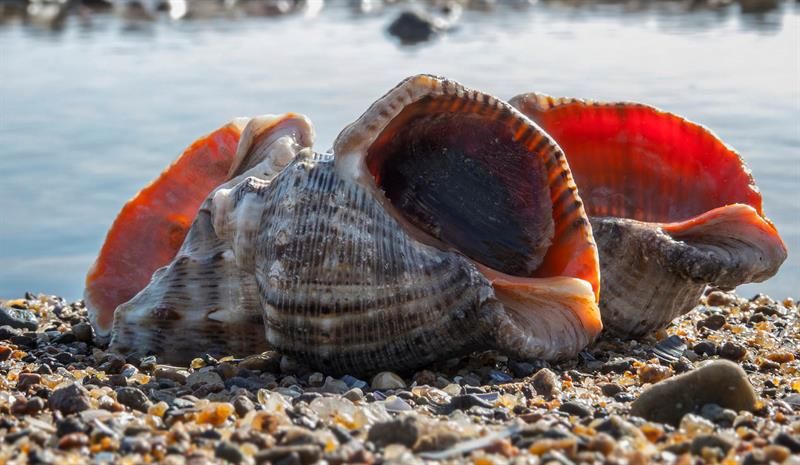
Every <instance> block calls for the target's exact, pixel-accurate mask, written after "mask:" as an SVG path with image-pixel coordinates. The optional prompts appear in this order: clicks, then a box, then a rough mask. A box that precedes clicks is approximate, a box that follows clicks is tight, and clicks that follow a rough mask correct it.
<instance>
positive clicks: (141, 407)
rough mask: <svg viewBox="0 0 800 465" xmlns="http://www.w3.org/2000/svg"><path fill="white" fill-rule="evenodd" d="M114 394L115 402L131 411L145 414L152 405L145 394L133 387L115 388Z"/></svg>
mask: <svg viewBox="0 0 800 465" xmlns="http://www.w3.org/2000/svg"><path fill="white" fill-rule="evenodd" d="M120 376H121V375H120ZM123 379H124V377H123ZM115 392H116V393H117V402H119V403H120V404H122V405H125V406H128V407H130V408H131V409H133V410H138V411H140V412H147V409H148V408H150V406H151V405H152V403H151V402H150V399H148V398H147V396H146V395H145V393H144V392H142V391H140V390H139V389H137V388H135V387H121V388H117V390H116V391H115Z"/></svg>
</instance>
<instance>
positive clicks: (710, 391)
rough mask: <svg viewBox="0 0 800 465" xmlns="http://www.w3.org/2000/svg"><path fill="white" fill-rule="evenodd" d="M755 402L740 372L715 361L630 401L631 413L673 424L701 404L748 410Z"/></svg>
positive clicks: (751, 389) (655, 385) (662, 383)
mask: <svg viewBox="0 0 800 465" xmlns="http://www.w3.org/2000/svg"><path fill="white" fill-rule="evenodd" d="M757 401H758V398H757V397H756V394H755V391H753V387H752V386H751V385H750V381H749V380H748V379H747V374H746V373H745V372H744V370H742V368H741V367H739V366H738V365H736V364H734V363H731V362H729V361H725V360H717V361H713V362H709V363H707V364H705V365H703V366H702V367H700V368H697V369H695V370H693V371H690V372H688V373H684V374H681V375H678V376H674V377H672V378H670V379H667V380H664V381H662V382H660V383H658V384H654V385H652V386H650V387H649V388H648V389H647V390H645V391H644V392H643V393H642V394H641V395H640V396H639V398H638V399H636V401H634V403H633V404H632V406H631V414H632V415H636V416H640V417H642V418H645V419H647V420H651V421H658V422H661V423H668V424H672V425H677V424H678V423H679V422H680V420H681V418H682V417H683V415H684V414H686V413H689V412H692V411H694V410H695V409H696V408H699V407H701V406H702V405H705V404H709V403H715V404H717V405H719V406H721V407H723V408H730V409H733V410H737V411H738V410H749V411H752V410H755V408H756V403H757Z"/></svg>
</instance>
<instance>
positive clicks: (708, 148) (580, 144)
mask: <svg viewBox="0 0 800 465" xmlns="http://www.w3.org/2000/svg"><path fill="white" fill-rule="evenodd" d="M511 104H512V105H514V106H516V107H517V108H519V109H520V111H522V112H523V113H525V114H526V115H528V116H529V117H530V118H531V119H533V120H534V121H536V122H537V124H539V125H540V126H542V127H543V128H544V129H545V130H546V131H547V132H549V133H550V134H551V135H552V136H553V137H554V138H555V139H556V141H558V143H559V145H561V147H562V148H563V149H564V151H565V153H566V155H567V157H568V158H569V160H570V164H571V166H572V168H573V173H574V174H575V178H576V181H577V183H578V185H579V186H580V188H581V194H582V197H583V198H584V200H585V201H586V207H587V211H588V213H589V216H590V219H591V222H592V227H593V231H594V237H595V240H596V241H597V246H598V249H599V251H600V265H601V273H602V277H603V279H602V290H601V295H602V299H601V301H600V309H601V312H602V314H603V321H604V323H605V328H606V329H607V330H608V331H610V332H613V333H615V334H616V335H620V336H627V337H635V336H640V335H643V334H646V333H648V332H651V331H654V330H657V329H661V328H663V327H665V326H666V325H667V324H669V322H670V321H672V320H673V319H674V318H676V317H677V316H679V315H681V314H684V313H686V312H688V311H689V310H691V309H692V308H693V307H694V306H695V305H696V304H697V301H698V297H699V296H700V295H701V294H702V292H703V289H705V287H706V286H707V285H709V284H713V285H716V286H721V287H724V288H733V287H736V286H737V285H740V284H744V283H748V282H754V281H763V280H765V279H767V278H769V277H771V276H773V275H774V274H775V273H776V272H777V271H778V268H779V267H780V265H781V264H782V263H783V261H784V260H785V259H786V255H787V251H786V245H785V244H784V243H783V241H782V240H781V238H780V236H779V235H778V232H777V230H776V229H775V227H774V226H773V225H772V223H771V222H770V221H769V220H768V219H767V218H766V216H764V214H763V211H762V199H761V194H760V193H759V190H758V188H757V187H756V185H755V181H754V180H753V177H752V175H751V173H750V170H749V169H747V167H746V166H745V164H744V162H743V161H742V159H741V157H740V156H739V154H738V153H736V152H735V151H734V150H733V149H732V148H730V147H729V146H727V145H726V144H725V143H724V142H723V141H722V140H720V139H719V138H718V137H717V136H716V135H714V133H713V132H711V131H710V130H709V129H707V128H705V127H703V126H701V125H699V124H696V123H693V122H691V121H688V120H686V119H684V118H682V117H680V116H678V115H675V114H672V113H668V112H665V111H662V110H659V109H657V108H654V107H651V106H648V105H643V104H638V103H602V102H593V101H588V100H579V99H569V98H553V97H550V96H547V95H542V94H535V93H530V94H522V95H519V96H517V97H514V98H513V99H511Z"/></svg>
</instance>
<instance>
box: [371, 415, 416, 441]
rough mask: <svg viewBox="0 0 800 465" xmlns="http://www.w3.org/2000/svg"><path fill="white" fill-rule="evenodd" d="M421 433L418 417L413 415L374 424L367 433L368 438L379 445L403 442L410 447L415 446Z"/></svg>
mask: <svg viewBox="0 0 800 465" xmlns="http://www.w3.org/2000/svg"><path fill="white" fill-rule="evenodd" d="M419 435H420V430H419V426H418V425H417V419H416V418H415V417H412V416H405V417H402V418H398V419H394V420H391V421H386V422H381V423H376V424H374V425H372V428H370V430H369V434H368V435H367V440H368V441H370V442H372V443H374V444H376V445H377V446H379V447H385V446H387V445H389V444H402V445H403V446H406V447H408V448H409V449H410V448H412V447H414V444H415V443H416V442H417V439H419Z"/></svg>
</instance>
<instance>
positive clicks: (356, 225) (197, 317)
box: [111, 76, 602, 373]
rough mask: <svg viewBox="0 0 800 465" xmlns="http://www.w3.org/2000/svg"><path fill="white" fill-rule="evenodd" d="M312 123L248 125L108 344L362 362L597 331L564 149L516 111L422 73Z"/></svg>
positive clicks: (324, 364)
mask: <svg viewBox="0 0 800 465" xmlns="http://www.w3.org/2000/svg"><path fill="white" fill-rule="evenodd" d="M487 128H488V129H487ZM487 130H488V131H490V132H491V133H490V134H488V135H489V136H491V137H487V134H486V133H485V132H480V131H487ZM312 139H313V131H312V130H311V128H310V125H308V123H307V120H305V119H303V118H302V117H300V116H298V115H286V116H284V117H282V118H277V119H275V118H273V120H271V121H270V122H266V123H265V121H264V120H263V119H258V118H256V119H254V120H252V121H251V122H250V123H249V124H248V126H247V128H245V130H244V132H243V133H242V137H241V142H240V145H239V147H238V149H237V151H236V155H235V157H234V160H233V161H231V168H230V170H229V180H228V181H227V182H226V183H225V184H223V185H222V186H220V187H219V188H217V189H215V190H214V191H213V192H211V193H210V195H209V196H208V198H207V199H206V201H205V202H204V203H203V206H202V207H201V209H200V210H199V212H198V214H197V217H196V218H195V220H194V223H193V225H192V228H191V230H190V232H189V234H188V235H187V236H186V240H185V242H184V243H183V245H182V246H181V249H180V250H179V251H178V253H177V255H176V257H175V259H174V260H173V262H172V263H171V264H170V265H169V266H167V267H165V268H163V269H161V270H159V271H157V272H156V273H155V274H154V275H153V278H152V280H151V282H150V284H149V285H148V286H147V287H145V288H144V289H143V290H142V291H141V292H139V294H137V295H136V296H135V297H134V298H133V299H132V300H130V301H129V302H127V303H125V304H123V305H120V306H119V307H118V308H117V310H116V314H115V320H114V330H113V338H112V344H111V346H112V349H116V350H120V351H125V352H131V351H134V352H137V353H142V354H144V353H155V354H158V355H159V356H161V357H162V358H163V359H165V360H167V361H170V362H185V361H187V360H189V359H191V358H192V357H195V356H197V355H199V354H202V353H204V352H210V353H219V354H222V353H228V354H233V355H244V354H247V353H252V352H256V351H259V350H263V349H264V348H266V347H271V348H274V349H276V350H279V351H281V352H283V353H285V354H288V355H291V356H293V357H295V358H297V359H299V360H302V361H304V362H305V363H307V364H309V365H311V366H314V367H317V368H320V369H324V370H326V371H329V372H352V373H362V372H370V371H375V370H379V369H410V368H414V367H419V366H421V365H424V364H426V363H429V362H431V361H433V360H436V359H440V358H442V357H448V356H451V355H456V354H463V353H467V352H470V351H473V350H476V349H500V350H502V351H505V352H508V353H511V354H514V355H515V356H519V357H528V358H535V357H538V358H547V359H556V358H564V357H570V356H574V355H576V354H577V352H578V351H580V350H581V349H582V348H583V347H585V346H586V345H587V344H588V343H590V342H591V341H592V340H593V339H594V338H595V337H596V336H597V334H598V333H599V331H600V329H601V328H602V325H601V323H600V317H599V316H600V315H599V310H598V307H597V293H598V291H599V271H598V259H597V250H596V247H595V245H594V242H593V239H592V232H591V226H590V224H589V222H588V220H587V218H586V215H585V213H584V211H583V205H582V202H581V200H580V198H579V197H578V195H577V189H576V187H575V184H574V182H573V181H572V176H571V174H570V171H569V165H568V164H567V162H566V159H565V158H564V155H563V153H562V152H561V151H560V149H559V148H558V146H557V145H556V144H555V142H553V140H552V139H551V138H550V137H549V136H548V135H547V134H546V133H544V132H543V131H542V130H541V129H540V128H539V127H537V126H536V125H535V124H533V123H532V122H531V121H530V120H529V119H528V118H527V117H525V116H524V115H523V114H521V113H520V112H518V111H517V110H516V109H514V108H513V107H511V106H510V105H508V104H507V103H505V102H502V101H500V100H498V99H496V98H494V97H491V96H488V95H486V94H483V93H480V92H477V91H473V90H469V89H467V88H465V87H463V86H461V85H460V84H457V83H455V82H453V81H448V80H445V79H442V78H437V77H434V76H417V77H413V78H409V79H407V80H405V81H403V82H401V83H400V84H399V85H398V86H397V87H396V88H395V89H393V90H392V91H390V92H389V93H387V94H386V95H385V96H384V97H382V98H381V99H379V100H378V101H377V102H376V103H375V104H373V105H372V106H371V107H370V109H368V110H367V112H366V113H365V114H364V115H362V117H360V118H359V119H358V120H356V122H354V123H353V124H352V125H350V126H348V127H347V128H345V130H344V131H342V133H341V134H340V135H339V137H338V138H337V140H336V142H335V143H334V153H333V154H322V155H321V154H315V153H313V152H312V151H311V150H309V148H308V147H309V146H310V144H311V140H312ZM387 141H393V142H392V143H388V142H387ZM398 141H399V142H398ZM400 178H401V179H402V182H398V181H397V179H400ZM393 180H394V181H393ZM503 224H505V225H514V226H513V227H507V228H505V229H503V228H500V227H498V225H503ZM487 244H488V245H487ZM515 254H519V255H520V258H517V257H516V256H515ZM509 257H510V258H509ZM512 262H513V263H516V264H515V265H508V266H506V265H507V264H508V263H512Z"/></svg>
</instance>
